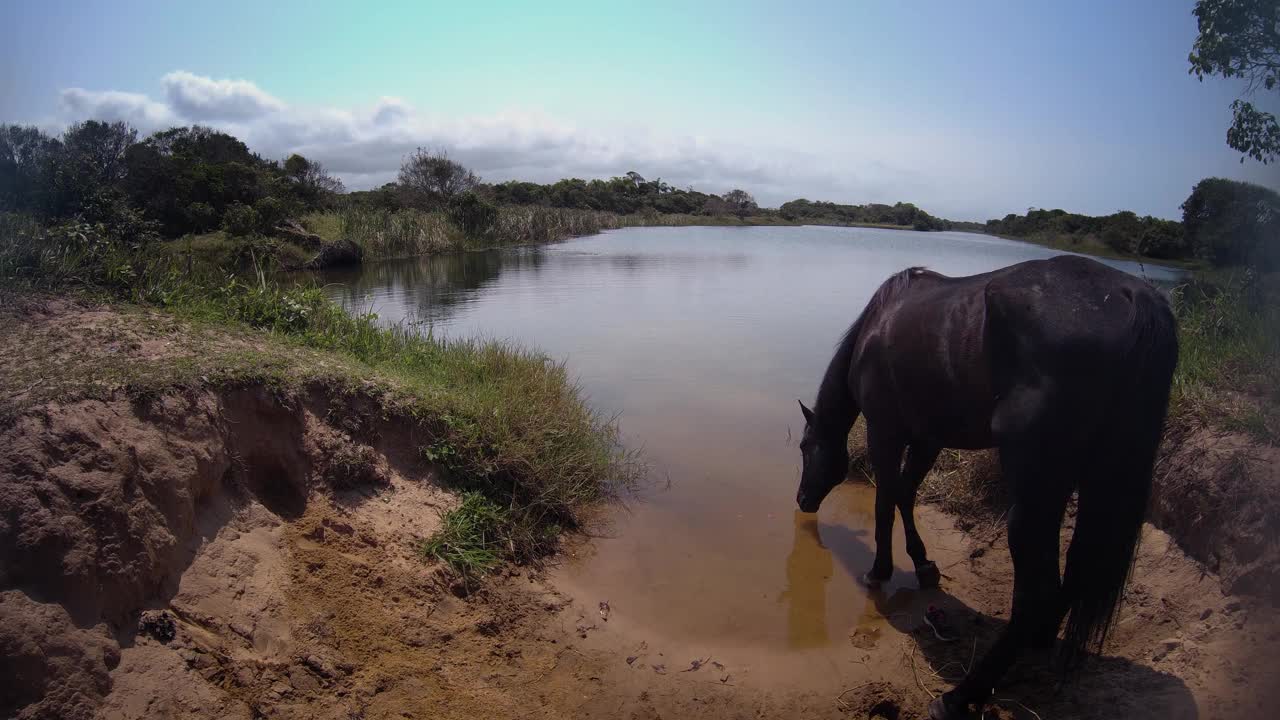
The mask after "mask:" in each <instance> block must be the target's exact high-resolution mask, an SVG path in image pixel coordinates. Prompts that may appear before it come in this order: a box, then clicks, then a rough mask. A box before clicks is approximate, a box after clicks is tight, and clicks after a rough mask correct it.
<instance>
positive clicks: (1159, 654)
mask: <svg viewBox="0 0 1280 720" xmlns="http://www.w3.org/2000/svg"><path fill="white" fill-rule="evenodd" d="M1181 647H1182V641H1181V640H1179V639H1177V638H1167V639H1165V640H1161V641H1160V642H1158V643H1156V649H1155V651H1154V652H1152V653H1151V659H1152V660H1154V661H1156V662H1159V661H1161V660H1163V659H1165V657H1166V656H1167V655H1168V654H1169V653H1171V652H1173V651H1174V650H1177V649H1179V648H1181Z"/></svg>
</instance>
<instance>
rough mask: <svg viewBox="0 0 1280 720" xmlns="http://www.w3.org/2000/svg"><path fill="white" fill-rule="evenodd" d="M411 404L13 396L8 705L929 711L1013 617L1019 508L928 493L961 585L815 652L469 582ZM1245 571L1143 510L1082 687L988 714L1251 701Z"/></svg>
mask: <svg viewBox="0 0 1280 720" xmlns="http://www.w3.org/2000/svg"><path fill="white" fill-rule="evenodd" d="M103 313H105V315H104V314H103ZM38 322H40V323H43V325H42V326H41V327H42V328H43V330H44V331H47V332H49V333H57V332H59V331H58V327H60V324H61V326H63V327H71V326H74V327H73V328H72V329H74V328H80V329H83V328H84V327H99V328H101V327H104V326H110V327H112V328H114V329H113V330H112V331H111V332H106V333H82V332H80V331H79V330H76V331H75V337H76V342H75V343H74V348H68V349H66V352H87V353H102V354H103V355H104V356H105V355H107V354H109V353H123V354H125V355H130V354H132V355H131V356H141V355H147V356H149V357H156V356H159V355H162V354H165V353H172V352H175V350H174V349H173V348H171V347H166V346H162V345H156V344H154V343H153V342H152V341H150V340H147V339H146V338H145V337H141V335H139V336H137V337H134V336H132V335H130V333H129V332H128V328H127V327H123V328H122V326H121V325H120V323H124V324H125V325H128V324H129V323H133V322H144V323H145V322H149V320H147V319H146V318H145V317H144V318H142V319H138V318H134V319H128V318H123V319H122V318H120V317H117V316H111V314H110V311H104V310H86V309H83V308H76V307H72V306H67V307H62V308H55V309H54V311H51V312H50V313H48V314H47V315H45V316H42V319H40V320H38ZM130 338H132V339H130ZM180 344H181V343H179V345H180ZM37 381H38V379H37V380H33V381H30V382H25V381H24V382H23V383H19V385H20V388H19V389H20V390H22V391H23V392H29V390H28V388H29V387H34V386H32V383H34V382H37ZM13 399H14V396H13V395H11V396H10V397H9V400H10V401H11V402H12V401H13ZM412 432H418V431H417V430H415V429H414V426H413V425H412V424H410V423H405V422H403V421H398V420H396V419H394V418H385V417H382V416H381V415H380V414H379V413H378V412H377V408H376V407H375V406H372V405H370V404H368V403H367V402H364V401H362V400H361V399H360V398H359V397H358V396H356V397H346V398H343V399H342V400H341V402H335V399H334V398H333V397H331V396H329V395H328V394H327V393H325V392H323V391H322V389H312V390H309V391H303V392H296V393H281V392H278V391H276V390H273V389H272V388H270V387H268V386H264V385H260V384H249V385H238V386H237V385H226V386H217V387H214V386H205V387H196V388H188V389H185V390H182V391H172V392H162V393H158V394H154V395H152V394H143V395H140V396H139V395H137V394H136V393H135V394H131V395H126V394H125V393H123V392H120V391H116V390H110V389H108V390H107V391H104V392H101V393H97V394H95V396H94V397H82V398H79V399H73V398H67V397H63V398H61V399H58V400H41V401H39V402H35V403H28V404H26V405H23V406H21V410H20V411H18V412H16V413H14V414H12V415H10V416H9V417H7V418H6V420H5V422H4V424H3V425H2V426H0V676H3V677H5V678H6V679H12V682H10V681H6V682H4V683H2V684H0V715H2V716H11V715H12V716H17V717H22V718H37V717H49V718H53V717H68V718H92V717H102V718H142V717H173V718H186V717H191V718H210V719H212V718H257V717H269V718H293V717H298V718H302V717H305V718H343V719H347V718H399V717H411V718H475V717H503V718H505V717H513V718H516V717H518V718H562V717H564V718H567V717H598V718H618V717H622V718H684V717H700V718H711V719H719V718H725V719H727V718H772V717H868V716H870V715H872V714H873V713H874V714H879V715H880V716H883V717H895V716H896V717H902V718H910V717H919V716H920V713H921V712H922V710H923V708H924V707H925V704H926V703H927V700H928V698H929V696H930V694H932V693H937V692H940V691H942V690H944V689H946V688H947V687H949V681H950V680H953V679H954V678H956V677H957V676H958V675H959V674H960V673H961V672H962V670H963V668H964V667H966V666H968V664H969V663H971V662H972V659H973V657H974V655H975V653H979V652H981V651H982V649H983V647H984V646H985V645H986V644H987V643H989V642H990V641H991V639H992V638H993V636H994V634H995V633H996V632H998V630H999V628H1000V627H1001V626H1002V624H1003V617H1004V613H1005V611H1006V608H1007V604H1008V597H1009V591H1010V587H1011V582H1012V574H1011V567H1010V565H1009V560H1008V554H1007V549H1006V547H1005V545H1004V541H1003V539H1002V535H1001V534H1000V533H990V532H983V531H981V528H978V529H977V530H972V529H971V531H970V532H961V531H959V530H958V529H957V528H956V526H957V524H961V525H964V526H966V527H971V524H970V523H966V522H963V521H961V522H959V523H957V522H956V521H955V519H953V518H950V517H948V516H946V515H943V514H942V513H940V512H937V511H934V510H927V509H926V510H925V511H923V512H922V515H923V517H922V520H921V522H922V523H927V524H928V525H929V526H930V527H931V528H932V531H931V536H932V537H933V538H935V540H934V543H935V545H934V546H933V547H931V552H932V553H933V554H934V555H935V556H936V557H937V558H938V559H939V561H940V564H941V565H942V566H943V567H944V580H943V587H942V589H941V590H938V591H932V592H918V591H915V590H913V589H911V588H910V587H905V588H900V589H898V590H897V591H895V592H893V593H891V594H889V595H873V596H872V598H871V600H872V602H871V603H870V604H869V607H870V608H872V609H870V610H868V612H867V613H866V614H865V616H864V617H863V618H861V619H860V620H859V621H858V622H857V623H856V625H854V626H853V627H849V628H847V629H844V631H843V637H842V638H841V639H840V640H839V642H838V643H836V645H835V646H833V647H831V648H829V649H828V650H827V651H824V652H822V653H820V654H819V653H811V652H799V653H798V652H788V651H782V650H773V649H770V648H761V647H742V646H738V645H735V644H734V643H733V642H731V641H730V640H729V639H726V641H725V642H724V643H720V644H717V643H708V642H706V641H699V642H698V643H697V644H696V646H695V645H694V644H692V643H689V642H686V641H682V640H681V639H680V638H672V637H664V636H662V635H661V634H659V633H655V632H653V630H652V628H646V627H644V626H643V624H639V623H636V622H634V620H633V619H632V618H631V617H630V616H629V609H628V602H627V598H625V597H599V596H597V595H596V594H593V589H592V588H590V587H581V586H577V585H575V584H574V582H573V579H572V574H571V573H566V572H559V571H554V570H552V571H535V570H531V569H528V568H516V569H512V570H510V571H507V572H506V573H504V574H503V575H502V576H500V577H496V578H493V579H492V580H491V581H490V582H489V583H488V584H487V585H486V586H485V588H484V589H483V590H481V591H480V592H479V593H476V594H473V595H471V596H469V597H466V598H460V597H458V596H457V593H456V592H455V590H456V588H455V587H454V586H453V585H452V584H451V583H450V581H449V580H448V579H447V577H446V576H445V575H443V574H442V573H441V572H440V569H439V568H437V567H435V566H433V565H431V564H429V563H426V562H424V561H423V560H422V559H421V558H420V557H419V556H418V554H417V552H416V546H417V544H418V542H419V541H420V540H421V538H423V537H425V536H427V535H428V534H430V533H431V532H432V530H433V529H434V528H435V526H436V523H437V522H438V513H439V512H440V511H441V510H443V509H446V508H448V507H451V505H452V503H453V502H454V498H453V496H452V495H451V494H450V493H448V492H447V491H445V490H444V489H442V488H441V487H440V486H439V485H437V483H436V476H435V475H434V474H433V472H432V468H431V467H430V466H429V465H426V464H424V463H422V462H421V461H420V460H419V459H418V458H417V457H416V456H406V455H405V454H404V453H403V452H402V451H400V448H404V447H417V446H419V445H421V444H422V442H421V438H410V437H406V436H405V433H412ZM1164 469H1165V470H1167V468H1164ZM842 490H847V489H842ZM788 510H789V508H788ZM1069 532H1070V528H1069V527H1068V528H1066V529H1064V538H1065V537H1068V536H1069ZM582 542H584V543H585V542H586V541H582ZM571 550H573V548H571ZM577 550H580V551H583V552H586V551H589V547H587V545H585V544H584V545H583V546H582V547H580V548H577ZM815 551H818V550H815ZM1232 552H1235V551H1232ZM863 557H864V556H863V555H861V554H859V555H858V556H856V557H852V556H851V557H844V556H841V555H838V554H836V555H835V556H833V557H832V558H831V562H832V563H833V564H834V563H842V564H856V563H859V562H861V561H862V559H863ZM1233 557H1234V556H1233ZM1237 565H1238V563H1237V564H1233V565H1231V567H1236V566H1237ZM850 569H851V570H854V571H859V570H861V569H862V568H850ZM620 571H625V569H621V570H620ZM706 571H707V572H708V573H714V572H715V566H714V564H713V563H709V564H708V566H707V569H706ZM1240 576H1241V577H1248V576H1249V575H1248V573H1241V575H1240ZM1249 587H1252V586H1248V585H1246V586H1244V587H1241V586H1239V585H1238V581H1237V580H1232V579H1230V578H1228V577H1227V576H1225V575H1223V576H1220V575H1218V574H1216V573H1215V572H1213V571H1212V570H1211V569H1210V568H1208V567H1206V566H1204V565H1202V564H1200V563H1198V562H1196V561H1194V560H1192V559H1190V558H1189V557H1188V556H1187V555H1185V554H1184V552H1183V550H1182V549H1180V548H1179V547H1178V545H1177V544H1176V543H1174V542H1172V541H1171V540H1170V538H1169V536H1168V535H1166V534H1164V533H1163V532H1162V531H1159V530H1156V529H1155V528H1153V527H1148V529H1147V532H1146V537H1145V540H1144V543H1143V545H1142V549H1141V554H1140V557H1139V561H1138V566H1137V568H1136V570H1135V574H1134V581H1133V583H1132V584H1131V586H1130V590H1129V594H1128V597H1127V602H1126V604H1125V606H1124V610H1123V614H1122V616H1121V618H1120V620H1119V622H1118V626H1117V630H1116V633H1115V636H1114V638H1113V640H1112V643H1111V645H1110V646H1109V648H1108V652H1107V654H1106V655H1105V656H1104V657H1102V658H1098V659H1095V660H1094V661H1093V662H1092V663H1090V664H1089V666H1088V667H1087V669H1086V670H1085V672H1084V673H1083V674H1082V676H1081V677H1080V678H1079V679H1078V680H1077V681H1076V682H1075V683H1074V684H1072V685H1069V686H1067V687H1065V688H1058V687H1057V686H1056V683H1055V682H1054V680H1053V679H1052V677H1051V676H1049V675H1048V674H1047V673H1046V672H1045V671H1044V669H1043V666H1041V665H1037V664H1035V663H1030V664H1028V665H1026V666H1024V667H1023V668H1021V669H1019V670H1018V671H1016V672H1015V673H1014V675H1013V676H1011V677H1010V678H1009V680H1008V682H1007V683H1005V685H1004V686H1002V687H1001V688H1000V689H999V691H998V693H997V697H998V698H999V700H998V702H996V703H995V705H994V706H993V708H992V709H991V711H990V712H989V713H988V715H989V716H993V717H1022V718H1031V717H1041V718H1052V717H1150V718H1165V717H1174V718H1194V717H1204V718H1211V717H1224V718H1226V717H1240V716H1251V715H1258V714H1259V713H1260V712H1262V711H1263V710H1264V709H1265V708H1268V707H1271V706H1272V705H1273V704H1274V702H1275V701H1276V700H1280V696H1278V694H1280V692H1278V691H1280V689H1278V688H1277V687H1275V684H1274V680H1273V679H1274V672H1273V670H1272V667H1273V665H1272V663H1273V662H1274V659H1275V651H1274V647H1275V645H1276V643H1277V642H1280V626H1278V625H1277V623H1276V621H1275V615H1274V611H1273V610H1272V608H1271V606H1270V603H1269V602H1266V601H1264V600H1259V599H1258V598H1257V597H1255V596H1251V595H1246V594H1243V593H1244V590H1245V589H1248V588H1249ZM1231 592H1237V593H1241V594H1240V595H1231V594H1229V593H1231ZM839 601H840V599H839V598H834V597H833V598H829V599H828V602H839ZM930 604H935V605H938V606H940V607H942V608H944V609H945V610H946V611H947V614H948V617H949V622H950V625H951V628H950V633H949V634H948V635H947V636H946V637H945V638H940V637H939V636H938V635H937V634H935V633H934V632H933V631H932V630H931V629H930V628H929V627H928V626H926V625H925V624H924V622H923V616H924V611H925V609H926V608H927V607H928V606H929V605H930ZM671 611H672V612H673V613H678V612H680V611H681V609H680V608H678V607H673V608H672V609H671Z"/></svg>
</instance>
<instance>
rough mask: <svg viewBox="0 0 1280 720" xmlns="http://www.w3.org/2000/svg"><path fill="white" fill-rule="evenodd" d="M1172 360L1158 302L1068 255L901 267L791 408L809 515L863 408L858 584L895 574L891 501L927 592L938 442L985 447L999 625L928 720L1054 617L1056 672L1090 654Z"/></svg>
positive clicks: (1140, 498)
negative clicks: (994, 476) (926, 483)
mask: <svg viewBox="0 0 1280 720" xmlns="http://www.w3.org/2000/svg"><path fill="white" fill-rule="evenodd" d="M1177 354H1178V345H1177V333H1176V329H1175V324H1174V320H1173V315H1172V313H1171V312H1170V310H1169V304H1168V302H1167V301H1166V300H1165V298H1164V296H1163V295H1161V294H1160V293H1159V292H1158V291H1157V290H1156V289H1154V288H1152V287H1151V286H1150V285H1148V284H1147V283H1146V282H1144V281H1142V280H1140V279H1138V278H1136V277H1133V276H1131V275H1128V274H1126V273H1123V272H1120V271H1119V270H1115V269H1112V268H1110V267H1107V266H1106V265H1103V264H1101V263H1098V262H1095V261H1093V260H1089V259H1086V258H1081V257H1075V256H1060V257H1055V258H1052V259H1050V260H1034V261H1031V262H1024V263H1019V264H1017V265H1012V266H1010V267H1007V268H1004V269H1002V270H996V271H994V272H990V273H986V274H983V275H974V276H972V277H958V278H951V277H946V276H944V275H939V274H938V273H934V272H930V271H928V270H925V269H922V268H911V269H909V270H905V271H903V272H901V273H898V274H897V275H894V276H893V277H891V278H889V279H888V280H887V281H886V282H885V283H884V284H883V285H881V286H880V289H879V290H877V291H876V293H875V295H874V296H873V297H872V298H871V301H870V302H869V303H868V304H867V307H866V309H865V310H863V312H862V315H861V316H860V317H859V318H858V320H857V321H856V322H854V324H853V326H852V327H850V328H849V331H848V332H847V333H846V334H845V336H844V338H843V339H842V340H841V342H840V345H839V348H838V350H837V351H836V354H835V357H834V358H832V360H831V364H830V366H828V368H827V371H826V375H825V376H824V377H823V380H822V386H821V387H820V388H819V389H818V398H817V402H816V404H815V405H814V408H813V410H810V409H808V408H806V407H805V406H804V404H803V403H801V405H800V407H801V409H802V410H803V411H804V418H805V432H804V438H803V440H802V441H801V443H800V451H801V453H802V454H803V459H804V472H803V476H802V478H801V480H800V489H799V491H798V492H797V494H796V502H797V503H799V505H800V509H801V510H803V511H805V512H814V511H816V510H817V509H818V505H819V504H820V503H821V502H822V500H823V498H825V497H826V496H827V493H829V492H830V491H831V489H832V488H834V487H835V486H836V485H838V484H840V483H841V482H842V481H843V480H844V478H845V476H846V474H847V471H848V464H849V455H848V450H847V442H848V436H849V430H850V428H851V427H852V426H853V423H854V421H855V420H856V419H857V416H858V414H859V413H862V414H863V415H864V416H865V417H866V422H867V446H868V451H869V455H870V460H871V466H872V470H873V471H874V473H875V476H876V511H875V515H876V528H875V539H876V555H875V561H874V562H873V564H872V566H871V569H870V571H869V572H868V573H867V574H866V576H865V580H866V582H868V583H869V584H873V585H874V584H878V583H882V582H884V581H885V580H887V579H888V578H889V576H890V575H891V573H892V572H893V558H892V552H893V543H892V533H893V522H894V508H895V507H896V508H897V509H898V511H899V512H900V513H901V514H902V524H903V527H904V529H905V531H906V538H907V552H908V554H910V555H911V559H912V561H913V562H914V563H915V568H916V575H917V578H918V581H919V582H920V584H921V585H922V586H925V587H929V586H933V585H936V584H937V583H938V580H939V571H938V568H937V566H936V565H934V564H933V563H932V562H930V561H929V559H928V557H927V555H926V554H925V548H924V543H923V542H922V541H921V540H920V535H919V533H918V532H916V528H915V518H914V517H913V512H914V506H915V496H916V488H917V486H918V485H919V483H920V481H921V480H922V479H923V478H924V476H925V475H926V474H928V472H929V470H930V468H932V466H933V463H934V460H936V459H937V456H938V452H939V451H940V450H941V449H942V448H961V449H976V448H988V447H996V448H999V452H1000V465H1001V472H1002V475H1003V477H1004V479H1005V481H1006V482H1007V483H1008V485H1009V488H1010V493H1011V497H1012V501H1013V505H1012V507H1011V508H1010V510H1009V513H1008V533H1009V552H1010V554H1011V555H1012V557H1013V565H1014V586H1013V608H1012V611H1011V613H1010V619H1009V624H1008V626H1007V627H1006V629H1005V630H1004V632H1003V633H1002V634H1001V635H1000V637H999V639H998V640H997V641H996V643H995V644H994V645H993V646H992V647H991V648H990V649H989V650H988V651H987V653H986V654H985V655H984V656H983V658H982V660H981V661H980V662H979V663H978V664H977V665H976V666H974V667H973V668H971V670H970V672H969V674H968V675H967V676H966V677H965V678H964V680H963V681H961V683H960V684H959V685H958V686H957V687H956V688H955V689H954V690H951V691H950V692H948V693H946V694H944V695H943V696H942V697H941V698H939V699H937V700H935V701H934V702H933V704H932V705H931V706H930V708H929V714H930V717H933V718H956V717H963V716H964V715H966V714H967V713H968V711H969V709H970V706H976V707H977V708H978V709H981V707H982V705H983V704H985V702H986V700H987V699H988V697H989V695H990V693H991V691H992V688H993V687H994V686H995V685H996V683H997V682H998V681H999V680H1000V678H1001V677H1002V676H1003V675H1004V674H1005V672H1006V671H1007V670H1008V669H1009V666H1010V665H1011V664H1012V663H1013V661H1014V660H1015V659H1016V657H1017V656H1018V654H1019V653H1020V652H1021V651H1022V650H1023V649H1025V648H1028V647H1038V648H1051V647H1052V646H1053V644H1054V641H1055V640H1056V638H1057V635H1058V630H1059V627H1060V626H1061V625H1062V622H1063V620H1064V619H1066V629H1065V631H1064V633H1063V642H1062V644H1061V645H1060V646H1059V659H1060V661H1061V666H1062V667H1063V668H1067V669H1070V668H1072V667H1074V666H1076V664H1077V661H1078V660H1079V659H1080V658H1082V657H1083V655H1084V653H1085V652H1086V651H1087V650H1088V649H1089V648H1090V647H1099V648H1100V647H1101V645H1102V642H1103V640H1104V639H1105V637H1106V634H1107V631H1108V629H1109V627H1110V625H1111V622H1112V620H1113V618H1114V617H1115V611H1116V608H1117V606H1118V604H1119V601H1120V596H1121V594H1122V592H1123V590H1124V585H1125V582H1126V580H1127V579H1128V575H1129V569H1130V567H1131V565H1132V563H1133V553H1134V551H1135V549H1136V548H1137V544H1138V538H1139V535H1140V533H1141V530H1142V519H1143V514H1144V512H1145V509H1146V505H1147V496H1148V493H1149V491H1150V488H1151V471H1152V465H1153V463H1154V461H1155V454H1156V448H1157V445H1158V444H1159V442H1160V434H1161V431H1162V428H1163V425H1164V416H1165V411H1166V409H1167V406H1168V402H1169V387H1170V384H1171V382H1172V377H1173V370H1174V366H1175V364H1176V362H1177ZM904 451H905V452H906V462H905V464H904V463H903V452H904ZM1072 492H1078V513H1077V518H1076V529H1075V533H1074V535H1073V536H1072V539H1071V545H1070V547H1069V549H1068V551H1067V562H1066V569H1065V572H1064V574H1063V576H1062V577H1059V573H1058V534H1059V532H1060V530H1061V526H1062V518H1063V513H1064V512H1065V509H1066V505H1067V502H1068V500H1069V499H1070V497H1071V494H1072Z"/></svg>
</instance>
